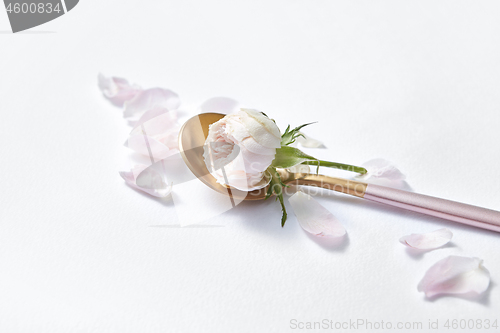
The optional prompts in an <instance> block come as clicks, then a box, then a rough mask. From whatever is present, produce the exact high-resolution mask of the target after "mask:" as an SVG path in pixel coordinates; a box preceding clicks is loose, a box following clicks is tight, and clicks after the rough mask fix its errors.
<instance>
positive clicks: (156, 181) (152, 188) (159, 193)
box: [120, 164, 172, 198]
mask: <svg viewBox="0 0 500 333" xmlns="http://www.w3.org/2000/svg"><path fill="white" fill-rule="evenodd" d="M120 176H121V177H122V178H123V179H124V180H125V182H126V183H127V184H128V185H130V186H131V187H133V188H135V189H137V190H140V191H143V192H146V193H148V194H150V195H152V196H155V197H159V198H163V197H166V196H167V195H169V194H170V192H171V191H172V186H171V185H169V184H167V182H166V179H165V177H163V176H162V175H161V174H159V173H158V172H157V171H156V170H155V169H153V168H148V166H147V165H142V164H139V165H136V166H134V167H133V168H132V170H131V171H130V172H126V171H121V172H120ZM139 176H140V177H139ZM138 178H139V179H138Z"/></svg>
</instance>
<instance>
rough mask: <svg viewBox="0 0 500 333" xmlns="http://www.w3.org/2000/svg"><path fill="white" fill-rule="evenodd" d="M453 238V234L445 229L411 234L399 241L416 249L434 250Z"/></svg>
mask: <svg viewBox="0 0 500 333" xmlns="http://www.w3.org/2000/svg"><path fill="white" fill-rule="evenodd" d="M452 237H453V233H452V232H451V231H450V230H448V229H446V228H443V229H439V230H436V231H433V232H429V233H426V234H411V235H408V236H404V237H401V239H400V240H399V241H400V242H401V244H404V245H406V246H409V247H411V248H414V249H419V250H432V249H437V248H438V247H441V246H443V245H445V244H447V243H448V242H449V241H450V240H451V238H452Z"/></svg>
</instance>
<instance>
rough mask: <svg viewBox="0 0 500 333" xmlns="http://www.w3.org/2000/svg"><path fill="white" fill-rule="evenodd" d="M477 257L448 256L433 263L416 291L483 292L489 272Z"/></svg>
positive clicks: (432, 292)
mask: <svg viewBox="0 0 500 333" xmlns="http://www.w3.org/2000/svg"><path fill="white" fill-rule="evenodd" d="M482 263H483V260H482V259H479V258H468V257H458V256H449V257H447V258H445V259H442V260H440V261H438V262H437V263H435V264H434V265H433V266H432V267H431V268H429V270H428V271H427V272H426V273H425V276H424V277H423V279H422V280H421V281H420V283H419V284H418V291H421V292H424V293H425V296H427V297H433V296H436V295H439V294H467V293H475V294H477V295H479V294H481V293H483V292H485V291H486V290H487V289H488V286H489V284H490V272H489V271H488V270H487V269H486V268H485V267H484V266H483V265H482Z"/></svg>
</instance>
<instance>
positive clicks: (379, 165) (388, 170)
mask: <svg viewBox="0 0 500 333" xmlns="http://www.w3.org/2000/svg"><path fill="white" fill-rule="evenodd" d="M361 166H362V167H364V168H365V169H366V170H367V171H368V173H367V174H365V175H361V176H358V178H363V179H368V178H372V177H373V178H387V179H390V180H394V181H399V180H405V179H406V176H405V175H404V174H403V173H402V172H401V171H399V169H398V168H396V167H395V166H394V164H392V163H391V162H390V161H387V160H384V159H382V158H376V159H373V160H370V161H368V162H366V163H364V164H362V165H361Z"/></svg>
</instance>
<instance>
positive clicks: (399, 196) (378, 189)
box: [296, 174, 500, 232]
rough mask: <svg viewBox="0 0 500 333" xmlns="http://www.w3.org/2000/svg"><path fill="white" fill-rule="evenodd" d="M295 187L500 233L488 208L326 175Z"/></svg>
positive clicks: (499, 218) (499, 216) (497, 216)
mask: <svg viewBox="0 0 500 333" xmlns="http://www.w3.org/2000/svg"><path fill="white" fill-rule="evenodd" d="M296 184H298V185H309V186H318V187H322V188H326V189H329V190H333V191H337V192H343V193H346V194H350V195H354V196H357V197H360V198H364V199H367V200H370V201H375V202H379V203H383V204H386V205H391V206H395V207H400V208H403V209H406V210H411V211H414V212H418V213H422V214H426V215H431V216H436V217H440V218H443V219H446V220H450V221H454V222H459V223H463V224H468V225H471V226H474V227H478V228H483V229H488V230H493V231H496V232H500V212H498V211H494V210H491V209H487V208H481V207H477V206H472V205H467V204H464V203H460V202H456V201H451V200H445V199H440V198H435V197H431V196H428V195H423V194H418V193H413V192H408V191H403V190H398V189H394V188H390V187H385V186H379V185H374V184H366V183H362V182H358V181H353V180H348V179H342V178H333V177H328V176H323V175H313V174H307V175H305V176H303V177H300V178H298V179H296Z"/></svg>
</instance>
